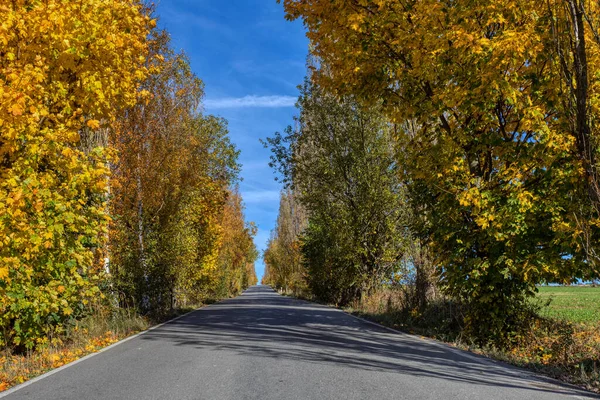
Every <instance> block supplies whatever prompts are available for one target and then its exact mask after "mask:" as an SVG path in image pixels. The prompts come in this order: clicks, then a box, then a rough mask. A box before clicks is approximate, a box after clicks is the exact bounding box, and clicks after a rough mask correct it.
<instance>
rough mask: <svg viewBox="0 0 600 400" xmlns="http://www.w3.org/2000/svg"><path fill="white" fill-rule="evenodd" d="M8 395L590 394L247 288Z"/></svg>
mask: <svg viewBox="0 0 600 400" xmlns="http://www.w3.org/2000/svg"><path fill="white" fill-rule="evenodd" d="M0 397H4V398H5V399H6V400H9V399H11V400H12V399H15V400H16V399H29V400H38V399H39V400H51V399H73V400H75V399H77V400H81V399H102V400H105V399H160V400H163V399H268V400H270V399H278V400H280V399H283V400H287V399H318V400H321V399H343V400H353V399H378V400H379V399H395V400H404V399H444V400H445V399H461V400H462V399H503V400H508V399H518V400H523V399H532V400H536V399H584V398H597V397H596V396H595V395H594V394H592V393H589V392H585V391H582V390H578V389H576V388H573V387H570V386H567V385H562V384H559V383H558V382H556V381H553V380H550V379H547V378H544V377H541V376H538V375H535V374H533V373H531V372H529V371H525V370H522V369H519V368H515V367H512V366H509V365H506V364H503V363H500V362H495V361H492V360H489V359H487V358H484V357H480V356H477V355H474V354H471V353H468V352H464V351H461V350H458V349H455V348H453V347H451V346H447V345H445V344H442V343H438V342H435V341H433V340H428V339H422V338H419V337H417V336H413V335H408V334H403V333H399V332H395V331H391V330H389V329H386V328H383V327H381V326H378V325H375V324H372V323H368V322H365V321H363V320H360V319H357V318H354V317H352V316H350V315H348V314H346V313H344V312H342V311H340V310H337V309H334V308H330V307H327V306H323V305H318V304H314V303H310V302H307V301H301V300H297V299H293V298H289V297H284V296H280V295H279V294H277V293H276V292H275V291H273V290H272V289H271V288H269V287H267V286H254V287H251V288H249V289H248V290H246V291H245V292H244V293H243V294H242V295H241V296H238V297H236V298H234V299H228V300H225V301H222V302H220V303H216V304H213V305H210V306H207V307H204V308H201V309H199V310H196V311H194V312H192V313H190V314H187V315H185V316H184V317H182V318H179V319H177V320H174V321H171V322H169V323H166V324H164V325H161V326H159V327H157V328H156V329H152V330H150V331H146V332H144V333H143V334H141V335H138V336H136V337H134V338H132V339H130V340H126V341H123V342H122V343H119V344H117V345H115V346H112V347H111V348H109V349H107V350H106V351H103V352H101V353H98V354H96V355H94V356H93V357H89V358H86V359H85V360H83V361H81V362H77V363H74V364H71V365H69V366H67V367H66V368H62V369H60V370H58V371H56V372H54V373H51V374H47V375H46V376H43V377H42V378H41V379H38V380H35V381H34V382H33V383H30V384H24V385H21V386H19V387H16V388H14V389H11V390H9V391H7V392H5V393H4V394H0Z"/></svg>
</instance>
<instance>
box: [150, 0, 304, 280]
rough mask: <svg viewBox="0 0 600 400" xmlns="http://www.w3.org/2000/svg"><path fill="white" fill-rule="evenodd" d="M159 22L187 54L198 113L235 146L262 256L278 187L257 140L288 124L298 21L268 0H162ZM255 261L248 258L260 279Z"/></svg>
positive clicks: (297, 61)
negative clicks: (222, 127)
mask: <svg viewBox="0 0 600 400" xmlns="http://www.w3.org/2000/svg"><path fill="white" fill-rule="evenodd" d="M157 14H158V17H159V25H160V26H161V27H163V28H165V29H167V30H168V31H169V32H170V34H171V37H172V41H173V42H172V43H173V47H174V48H175V49H176V50H183V51H185V53H186V54H187V55H188V57H189V58H190V62H191V66H192V69H193V71H194V72H195V73H196V75H198V77H200V78H201V79H202V80H203V81H204V83H205V85H206V87H205V93H206V96H205V99H204V110H205V113H210V114H215V115H220V116H222V117H224V118H225V119H227V120H228V121H229V131H230V136H231V140H232V141H233V142H234V143H235V144H236V146H237V147H238V149H240V150H241V154H240V162H241V164H242V179H243V180H242V182H241V183H240V190H241V192H242V197H243V198H244V202H245V204H246V211H245V212H246V219H247V220H249V221H254V222H255V223H256V224H257V226H258V234H257V236H256V238H255V242H256V245H257V247H258V249H259V250H260V252H261V254H262V250H263V249H264V248H265V245H266V242H267V239H268V238H269V234H270V231H271V229H273V226H274V224H275V220H276V218H277V210H278V207H279V191H280V189H281V185H280V184H279V183H277V182H275V181H274V180H273V177H274V175H273V172H272V170H271V169H270V168H269V166H268V162H269V154H270V152H269V150H267V149H264V148H263V147H262V145H261V144H260V142H259V139H260V138H265V137H267V136H271V135H272V134H273V133H274V132H275V131H282V130H283V129H284V128H285V127H286V126H287V125H290V124H291V123H292V117H293V115H294V114H295V113H296V109H295V108H294V107H293V105H294V102H295V101H296V98H297V96H298V90H297V88H296V86H297V85H299V84H300V83H302V80H303V77H304V75H305V71H306V70H305V60H306V54H307V50H308V40H307V39H306V37H305V34H304V28H303V27H302V24H301V23H300V22H288V21H286V20H285V19H284V13H283V6H282V5H281V4H277V2H276V1H275V0H229V1H223V0H162V1H161V2H160V3H159V4H158V7H157ZM263 271H264V265H263V262H262V260H259V261H258V262H257V263H256V273H257V275H258V278H259V280H260V278H261V276H262V274H263Z"/></svg>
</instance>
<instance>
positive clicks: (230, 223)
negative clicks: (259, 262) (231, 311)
mask: <svg viewBox="0 0 600 400" xmlns="http://www.w3.org/2000/svg"><path fill="white" fill-rule="evenodd" d="M220 225H221V227H222V230H223V234H222V240H221V246H220V248H219V257H218V260H217V265H218V268H219V283H218V284H217V285H216V287H215V293H216V294H217V295H218V296H220V297H228V296H234V295H237V294H239V293H240V292H241V291H242V290H244V289H246V288H247V287H248V286H250V285H255V284H256V283H257V279H256V273H255V271H254V262H255V261H256V259H257V258H258V252H257V250H256V246H255V245H254V241H253V238H254V236H255V235H256V226H255V225H254V224H253V223H246V222H245V219H244V207H243V204H242V197H241V195H240V193H239V191H238V188H237V187H236V188H234V189H233V190H232V191H230V193H229V196H228V199H227V203H226V204H225V208H224V210H223V215H222V220H221V224H220Z"/></svg>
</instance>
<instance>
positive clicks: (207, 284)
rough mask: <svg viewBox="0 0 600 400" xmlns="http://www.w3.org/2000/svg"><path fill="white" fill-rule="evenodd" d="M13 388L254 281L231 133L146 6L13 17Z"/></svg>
mask: <svg viewBox="0 0 600 400" xmlns="http://www.w3.org/2000/svg"><path fill="white" fill-rule="evenodd" d="M0 21H2V24H1V25H0V43H1V47H0V98H1V99H2V101H1V104H2V105H1V106H0V134H1V136H0V348H2V351H1V352H0V354H1V355H0V361H1V362H0V366H1V369H0V388H1V389H6V388H7V387H9V386H11V385H14V384H16V383H19V382H22V381H23V380H25V379H27V378H29V377H31V376H34V375H36V374H38V373H40V372H43V371H44V370H46V369H48V368H52V367H56V366H58V365H62V364H64V363H66V362H69V361H71V360H73V359H76V358H77V357H79V356H80V355H83V354H86V353H88V352H91V351H95V350H97V349H99V348H101V347H103V346H105V345H107V344H109V343H112V342H114V341H116V340H118V339H120V338H123V337H125V336H127V335H129V334H131V333H133V332H138V331H140V330H143V329H145V328H146V327H148V326H149V325H150V324H152V323H155V322H157V321H163V320H165V319H168V318H170V317H171V316H173V315H177V314H179V313H180V312H183V311H184V310H186V309H189V308H190V307H192V306H194V305H198V304H202V303H204V302H207V301H210V300H212V299H218V298H223V297H228V296H233V295H235V294H237V293H239V292H240V291H241V290H243V289H244V288H245V287H247V286H249V285H252V284H254V283H256V275H255V273H254V261H255V260H256V258H257V256H258V254H257V251H256V249H255V246H254V243H253V237H254V235H255V233H256V229H255V227H254V225H253V224H251V223H247V222H246V221H245V218H244V211H243V209H244V207H243V202H242V199H241V196H240V194H239V192H238V190H237V182H238V174H239V170H240V166H239V164H238V163H237V158H238V154H239V151H238V150H237V149H236V148H235V146H234V145H233V144H232V143H231V142H230V140H229V137H228V131H227V122H226V121H225V120H223V119H221V118H218V117H215V116H212V115H206V114H203V113H202V97H203V82H202V81H201V80H200V79H199V78H198V77H196V76H195V75H194V74H193V73H192V72H191V68H190V65H189V62H188V60H187V58H186V56H185V54H183V53H176V52H175V51H174V50H173V49H172V47H171V45H170V39H169V35H168V33H167V32H165V31H162V30H160V29H158V28H156V26H157V23H156V18H155V17H154V16H153V10H152V8H151V7H150V6H148V5H146V3H145V2H142V1H138V0H125V1H121V0H114V1H104V0H85V1H81V2H76V3H74V2H71V1H66V0H50V1H44V2H41V1H23V0H17V1H12V2H9V3H6V2H5V3H4V4H2V5H0Z"/></svg>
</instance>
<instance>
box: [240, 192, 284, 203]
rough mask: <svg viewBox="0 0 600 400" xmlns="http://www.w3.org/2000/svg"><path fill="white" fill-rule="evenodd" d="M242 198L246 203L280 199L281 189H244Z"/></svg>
mask: <svg viewBox="0 0 600 400" xmlns="http://www.w3.org/2000/svg"><path fill="white" fill-rule="evenodd" d="M242 200H243V201H244V203H246V204H256V203H264V202H277V201H279V190H254V191H242Z"/></svg>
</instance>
